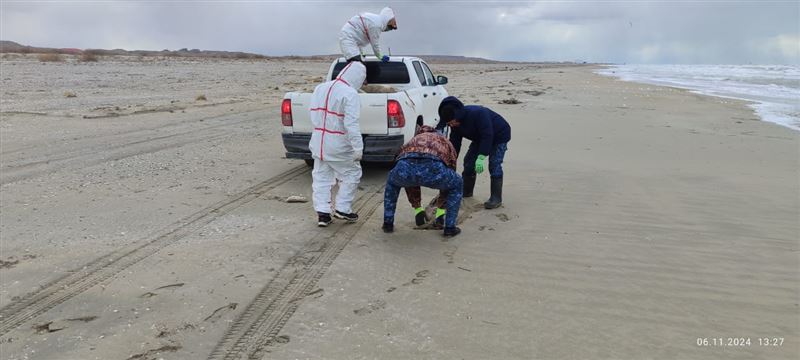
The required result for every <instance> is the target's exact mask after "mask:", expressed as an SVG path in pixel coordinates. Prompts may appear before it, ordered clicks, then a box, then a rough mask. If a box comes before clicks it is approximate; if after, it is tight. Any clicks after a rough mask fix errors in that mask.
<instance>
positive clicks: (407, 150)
mask: <svg viewBox="0 0 800 360" xmlns="http://www.w3.org/2000/svg"><path fill="white" fill-rule="evenodd" d="M457 158H458V156H457V155H456V150H455V149H454V148H453V145H452V144H450V142H449V141H448V140H447V139H446V138H445V137H444V136H442V135H440V134H439V133H437V132H436V130H435V129H434V128H432V127H430V126H425V125H423V126H421V127H420V130H419V133H418V134H417V135H415V136H414V137H413V138H411V140H409V141H408V142H407V143H405V144H404V145H403V146H402V147H401V148H400V154H399V155H398V156H397V163H396V164H395V166H394V168H393V169H392V170H391V171H390V172H389V176H388V178H387V179H386V189H385V190H384V193H383V227H382V229H383V231H384V232H386V233H391V232H394V215H395V210H396V209H397V197H398V196H399V195H400V189H401V188H406V189H413V188H415V187H416V189H417V190H419V186H425V187H429V188H433V189H439V190H441V191H442V192H447V197H446V208H447V212H446V214H445V219H444V236H446V237H449V236H456V235H458V234H459V233H461V229H459V228H458V227H456V219H457V218H458V209H459V207H460V206H461V189H462V187H463V182H462V180H461V176H459V175H458V173H456V171H455V168H456V160H457ZM412 191H413V190H412ZM417 193H418V192H417ZM412 194H413V192H409V200H411V201H412V203H413V201H414V200H413V199H412V196H413V195H412Z"/></svg>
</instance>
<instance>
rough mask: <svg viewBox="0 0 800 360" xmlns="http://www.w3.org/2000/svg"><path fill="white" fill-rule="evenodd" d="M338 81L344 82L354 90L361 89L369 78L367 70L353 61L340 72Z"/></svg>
mask: <svg viewBox="0 0 800 360" xmlns="http://www.w3.org/2000/svg"><path fill="white" fill-rule="evenodd" d="M336 78H337V79H341V80H344V81H345V82H346V83H347V85H350V87H352V88H353V89H356V90H358V89H360V88H361V85H363V84H364V80H366V78H367V68H366V67H365V66H364V64H362V63H360V62H358V61H352V62H350V63H349V64H347V66H345V67H344V69H342V71H341V72H339V76H337V77H336Z"/></svg>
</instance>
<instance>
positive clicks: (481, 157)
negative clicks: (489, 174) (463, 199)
mask: <svg viewBox="0 0 800 360" xmlns="http://www.w3.org/2000/svg"><path fill="white" fill-rule="evenodd" d="M484 160H486V156H484V155H478V160H475V172H476V173H478V174H480V173H482V172H483V163H484Z"/></svg>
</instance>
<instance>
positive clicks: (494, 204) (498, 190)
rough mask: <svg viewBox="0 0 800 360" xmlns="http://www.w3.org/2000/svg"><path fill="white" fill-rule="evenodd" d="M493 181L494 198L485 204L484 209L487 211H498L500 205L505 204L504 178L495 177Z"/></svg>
mask: <svg viewBox="0 0 800 360" xmlns="http://www.w3.org/2000/svg"><path fill="white" fill-rule="evenodd" d="M491 180H492V185H491V190H492V196H490V197H489V200H487V201H486V202H485V203H483V207H485V208H487V209H496V208H498V207H500V204H502V203H503V178H501V177H493V178H492V179H491Z"/></svg>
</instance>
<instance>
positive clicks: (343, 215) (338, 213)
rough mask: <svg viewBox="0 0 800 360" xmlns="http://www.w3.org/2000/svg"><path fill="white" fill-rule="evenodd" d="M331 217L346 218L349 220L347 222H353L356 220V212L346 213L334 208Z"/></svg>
mask: <svg viewBox="0 0 800 360" xmlns="http://www.w3.org/2000/svg"><path fill="white" fill-rule="evenodd" d="M333 217H335V218H337V219H342V220H347V222H349V223H354V222H356V221H358V214H356V213H350V214H346V213H343V212H341V211H339V210H336V211H335V212H334V213H333Z"/></svg>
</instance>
